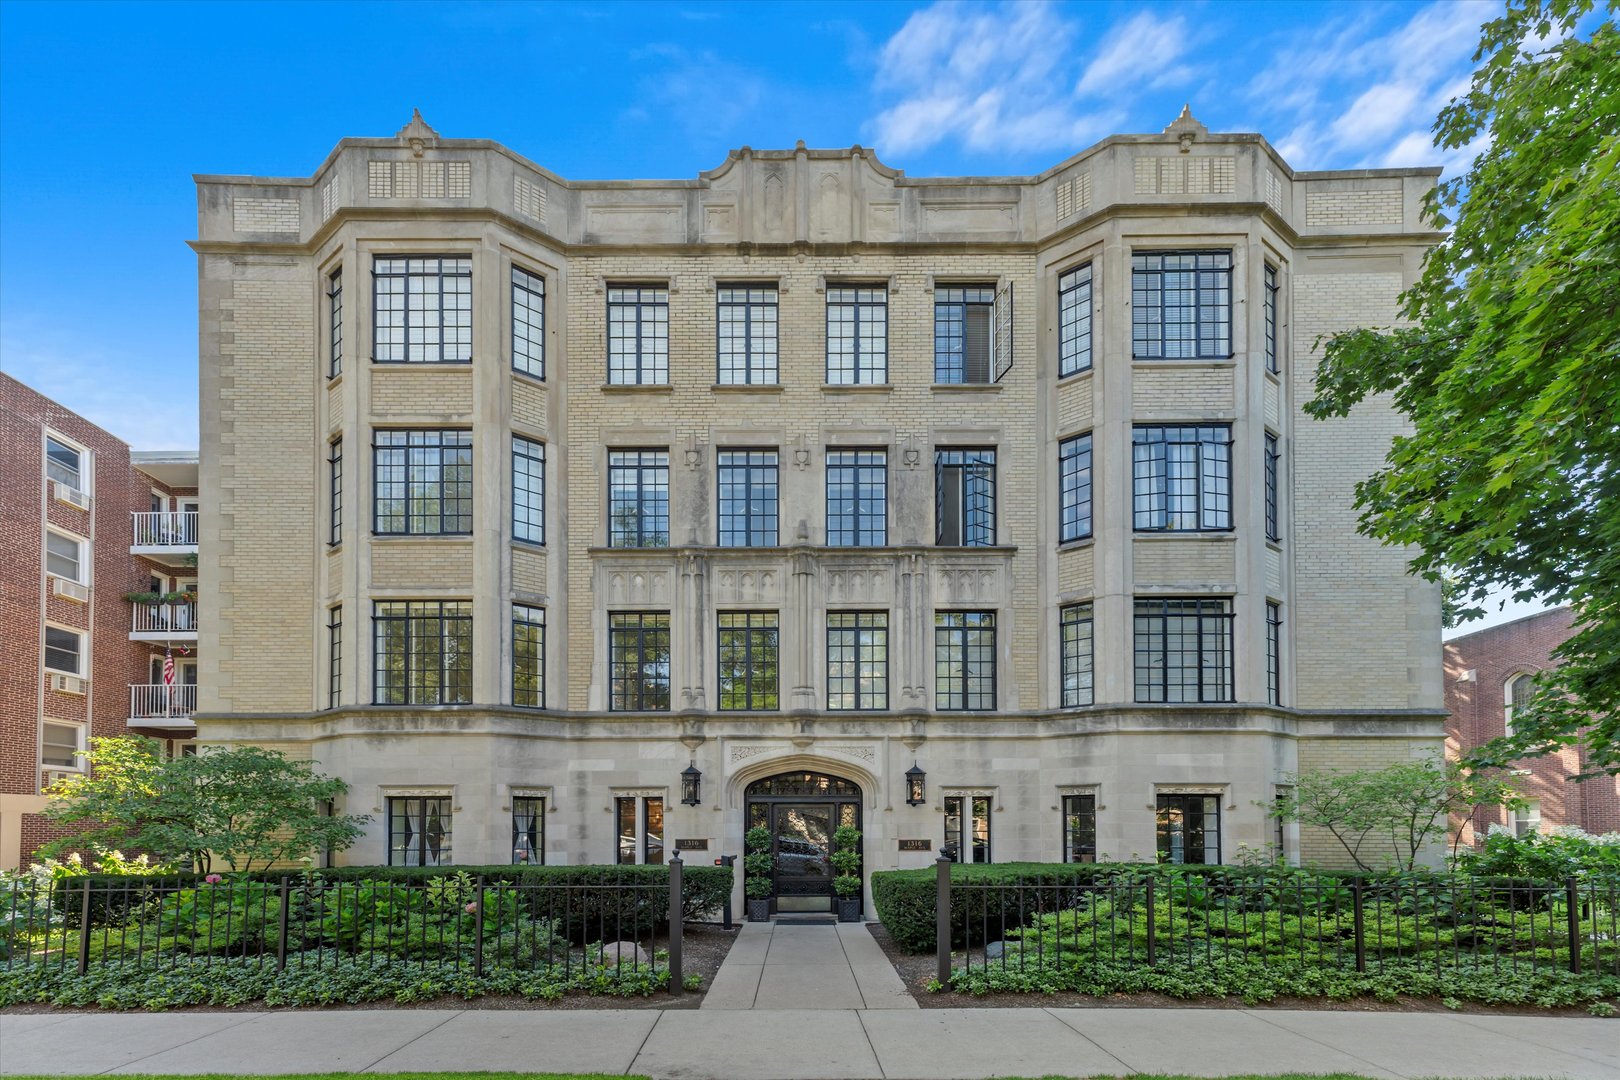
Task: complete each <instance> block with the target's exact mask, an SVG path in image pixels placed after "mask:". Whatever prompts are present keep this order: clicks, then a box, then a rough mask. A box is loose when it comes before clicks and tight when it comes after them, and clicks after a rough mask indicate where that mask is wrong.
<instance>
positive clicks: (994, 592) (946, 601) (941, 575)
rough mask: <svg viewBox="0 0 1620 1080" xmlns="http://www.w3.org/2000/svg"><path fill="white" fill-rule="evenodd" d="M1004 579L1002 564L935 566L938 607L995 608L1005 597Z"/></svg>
mask: <svg viewBox="0 0 1620 1080" xmlns="http://www.w3.org/2000/svg"><path fill="white" fill-rule="evenodd" d="M1001 577H1002V567H1001V565H1000V563H999V562H996V563H990V562H985V561H982V560H975V561H973V562H971V563H968V562H964V563H946V564H944V565H940V566H935V567H934V581H933V591H934V603H935V606H937V607H954V606H956V605H958V604H988V605H994V604H996V603H998V602H999V601H1000V600H1001V598H1002V596H1003V595H1005V589H1004V588H1003V587H1002V581H1001Z"/></svg>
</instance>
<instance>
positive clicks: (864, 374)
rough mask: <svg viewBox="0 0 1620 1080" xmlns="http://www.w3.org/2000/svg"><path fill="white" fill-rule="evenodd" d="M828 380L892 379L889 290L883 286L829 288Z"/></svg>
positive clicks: (875, 381) (869, 381) (871, 381)
mask: <svg viewBox="0 0 1620 1080" xmlns="http://www.w3.org/2000/svg"><path fill="white" fill-rule="evenodd" d="M827 381H828V382H829V383H834V384H837V385H855V384H859V385H876V384H881V383H886V382H888V381H889V290H888V289H887V288H886V287H885V286H882V285H859V286H857V285H846V286H836V285H829V286H828V287H827Z"/></svg>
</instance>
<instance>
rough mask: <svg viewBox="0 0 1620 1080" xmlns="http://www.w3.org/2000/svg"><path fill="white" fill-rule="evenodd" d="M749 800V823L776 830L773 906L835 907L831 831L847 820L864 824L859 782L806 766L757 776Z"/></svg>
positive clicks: (773, 838)
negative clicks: (799, 769) (810, 769)
mask: <svg viewBox="0 0 1620 1080" xmlns="http://www.w3.org/2000/svg"><path fill="white" fill-rule="evenodd" d="M744 799H745V805H746V807H747V814H748V817H747V821H748V827H749V828H750V829H752V828H756V827H760V826H763V827H764V828H766V829H768V830H770V834H771V855H772V858H773V860H774V864H775V867H774V871H773V873H774V878H775V880H774V882H773V885H774V888H773V889H772V898H771V910H772V911H832V910H833V890H832V879H833V870H832V864H831V863H830V862H829V861H828V855H829V854H831V844H832V834H833V830H834V829H837V828H839V827H840V826H843V825H850V826H853V827H854V828H857V829H859V828H860V827H861V789H860V787H859V785H857V784H855V783H854V782H853V781H850V780H845V779H843V778H842V777H839V776H832V775H830V774H828V773H820V772H808V771H802V770H801V771H795V772H786V773H778V774H777V775H775V776H767V777H765V778H764V779H762V780H755V781H754V782H753V783H752V784H749V785H748V788H747V790H746V791H745V792H744Z"/></svg>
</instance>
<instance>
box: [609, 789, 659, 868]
mask: <svg viewBox="0 0 1620 1080" xmlns="http://www.w3.org/2000/svg"><path fill="white" fill-rule="evenodd" d="M613 803H614V815H613V816H614V819H615V820H616V821H617V822H618V824H619V846H618V863H619V865H621V866H637V865H645V866H661V865H663V862H664V800H663V799H662V798H660V797H658V796H650V795H623V796H620V797H619V798H616V799H614V800H613Z"/></svg>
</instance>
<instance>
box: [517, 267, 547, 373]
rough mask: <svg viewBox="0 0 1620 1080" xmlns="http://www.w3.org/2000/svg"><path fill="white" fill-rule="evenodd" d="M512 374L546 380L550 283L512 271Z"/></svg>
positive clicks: (528, 274) (521, 269)
mask: <svg viewBox="0 0 1620 1080" xmlns="http://www.w3.org/2000/svg"><path fill="white" fill-rule="evenodd" d="M512 370H513V371H520V372H522V373H523V374H525V375H531V376H533V377H534V378H536V379H544V378H545V377H546V279H545V278H543V277H541V276H540V275H539V274H531V273H529V271H527V270H525V269H523V268H522V267H521V266H514V267H512Z"/></svg>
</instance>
